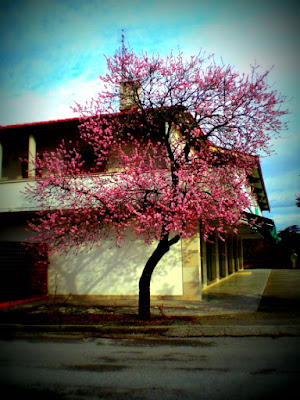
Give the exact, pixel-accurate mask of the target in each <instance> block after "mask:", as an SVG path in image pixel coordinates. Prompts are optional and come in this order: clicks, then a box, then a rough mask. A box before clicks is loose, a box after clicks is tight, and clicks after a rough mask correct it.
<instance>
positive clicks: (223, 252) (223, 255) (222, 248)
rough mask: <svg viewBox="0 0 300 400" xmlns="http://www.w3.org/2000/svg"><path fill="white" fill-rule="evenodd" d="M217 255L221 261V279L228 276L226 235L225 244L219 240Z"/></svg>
mask: <svg viewBox="0 0 300 400" xmlns="http://www.w3.org/2000/svg"><path fill="white" fill-rule="evenodd" d="M219 254H220V260H221V265H220V268H221V271H220V274H221V276H222V278H226V277H227V276H228V249H227V235H226V236H225V242H223V241H222V240H219Z"/></svg>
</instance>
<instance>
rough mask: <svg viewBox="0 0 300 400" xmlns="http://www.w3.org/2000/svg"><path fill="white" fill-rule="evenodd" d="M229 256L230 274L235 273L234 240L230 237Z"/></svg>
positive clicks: (228, 244)
mask: <svg viewBox="0 0 300 400" xmlns="http://www.w3.org/2000/svg"><path fill="white" fill-rule="evenodd" d="M227 255H228V273H229V274H232V273H233V272H234V259H233V257H234V252H233V238H232V236H231V235H230V236H229V235H228V237H227Z"/></svg>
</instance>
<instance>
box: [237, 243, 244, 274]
mask: <svg viewBox="0 0 300 400" xmlns="http://www.w3.org/2000/svg"><path fill="white" fill-rule="evenodd" d="M237 241H238V242H237V246H238V260H239V262H238V268H239V269H238V270H239V271H243V270H244V259H243V239H242V238H238V239H237Z"/></svg>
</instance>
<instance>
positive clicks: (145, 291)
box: [139, 235, 180, 320]
mask: <svg viewBox="0 0 300 400" xmlns="http://www.w3.org/2000/svg"><path fill="white" fill-rule="evenodd" d="M179 239H180V237H179V236H175V237H174V238H173V239H171V240H170V241H169V240H168V235H166V236H165V237H164V238H163V239H161V240H160V242H159V243H158V245H157V247H156V249H155V250H154V252H153V253H152V255H151V257H150V258H149V260H148V261H147V263H146V265H145V267H144V270H143V273H142V276H141V278H140V281H139V318H140V319H142V320H146V319H149V318H150V282H151V276H152V273H153V271H154V268H155V267H156V265H157V264H158V262H159V260H160V259H161V258H162V257H163V256H164V255H165V254H166V253H167V252H168V251H169V249H170V246H172V245H173V244H175V243H177V242H178V241H179Z"/></svg>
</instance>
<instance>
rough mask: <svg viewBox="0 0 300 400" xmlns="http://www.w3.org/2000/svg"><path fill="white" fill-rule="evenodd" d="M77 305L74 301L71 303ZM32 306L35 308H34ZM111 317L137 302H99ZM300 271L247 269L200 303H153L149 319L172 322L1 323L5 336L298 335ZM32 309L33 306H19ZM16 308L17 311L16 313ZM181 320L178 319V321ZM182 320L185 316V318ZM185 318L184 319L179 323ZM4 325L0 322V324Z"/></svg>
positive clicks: (134, 308)
mask: <svg viewBox="0 0 300 400" xmlns="http://www.w3.org/2000/svg"><path fill="white" fill-rule="evenodd" d="M70 303H71V304H73V305H76V303H78V302H76V301H73V300H70ZM33 304H34V303H33ZM85 305H86V306H90V307H91V308H92V307H96V306H98V307H99V306H101V307H106V308H108V309H111V310H112V311H111V312H112V313H117V314H118V315H122V313H123V314H125V313H130V314H131V315H132V314H137V301H136V300H123V301H118V303H116V302H115V303H114V302H112V301H109V300H106V301H105V300H102V301H97V302H96V303H95V302H93V304H91V303H88V302H86V304H85ZM299 305H300V270H271V269H257V270H245V271H241V272H238V273H236V274H235V275H232V276H229V277H228V278H226V279H223V280H221V281H220V282H217V283H215V284H214V285H212V286H210V287H208V288H206V289H205V290H203V299H202V301H174V300H152V302H151V314H152V315H153V316H154V317H155V316H160V317H162V315H163V316H165V318H166V320H167V321H168V320H171V319H172V321H174V322H172V323H170V324H169V325H168V324H163V325H161V326H158V325H149V324H144V325H141V324H138V325H130V326H129V325H126V326H125V325H124V326H121V325H120V324H113V323H109V324H105V323H102V324H98V325H96V324H85V325H83V324H81V325H74V324H73V325H30V326H29V325H21V324H19V325H17V324H3V323H2V324H1V326H0V329H1V332H2V333H4V334H7V333H10V334H15V333H16V332H17V333H18V334H19V335H23V334H25V333H32V334H36V333H38V332H39V333H41V332H43V333H45V332H47V333H49V332H52V333H54V332H55V333H56V334H63V333H71V332H72V333H74V332H76V334H81V335H84V336H87V335H96V336H102V337H132V338H133V337H142V338H152V339H153V338H158V337H159V338H168V339H170V340H171V339H184V340H186V339H195V338H199V337H203V336H262V335H265V336H273V337H276V336H282V335H284V336H300V307H299ZM16 307H17V308H19V309H23V310H26V309H27V310H30V307H31V305H30V304H27V305H19V306H16ZM16 307H13V308H14V309H15V308H16ZM176 317H178V320H176ZM182 317H187V318H186V319H184V318H183V319H182ZM179 318H181V319H179ZM0 323H1V322H0Z"/></svg>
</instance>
